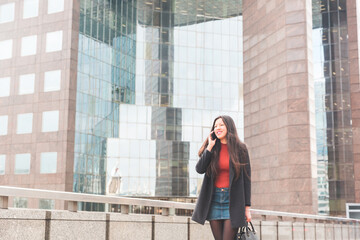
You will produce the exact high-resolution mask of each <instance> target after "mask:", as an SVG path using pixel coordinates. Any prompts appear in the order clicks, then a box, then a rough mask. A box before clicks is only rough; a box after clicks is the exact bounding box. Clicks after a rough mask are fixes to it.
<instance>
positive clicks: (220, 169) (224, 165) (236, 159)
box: [192, 116, 251, 240]
mask: <svg viewBox="0 0 360 240" xmlns="http://www.w3.org/2000/svg"><path fill="white" fill-rule="evenodd" d="M199 157H200V159H199V161H198V163H197V164H196V171H197V172H198V173H200V174H202V173H205V175H204V180H203V184H202V187H201V191H200V195H199V198H198V200H197V203H196V207H195V210H194V214H193V216H192V220H194V221H195V222H198V223H200V224H204V223H205V220H208V221H210V226H211V231H212V233H213V235H214V238H215V240H233V239H234V237H235V235H236V233H237V231H238V228H239V227H241V226H245V225H246V222H245V220H246V221H248V222H250V221H251V214H250V205H251V203H250V197H251V181H250V176H251V168H250V160H249V154H248V151H247V148H246V145H245V144H244V143H242V142H241V141H240V139H239V137H238V134H237V131H236V127H235V123H234V120H233V119H232V118H231V117H229V116H219V117H217V118H215V120H214V123H213V126H212V128H211V133H210V134H209V136H208V138H207V139H206V140H205V142H204V143H203V145H202V147H201V148H200V150H199Z"/></svg>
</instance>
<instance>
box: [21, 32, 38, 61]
mask: <svg viewBox="0 0 360 240" xmlns="http://www.w3.org/2000/svg"><path fill="white" fill-rule="evenodd" d="M36 43H37V36H36V35H33V36H28V37H23V38H21V56H30V55H35V54H36Z"/></svg>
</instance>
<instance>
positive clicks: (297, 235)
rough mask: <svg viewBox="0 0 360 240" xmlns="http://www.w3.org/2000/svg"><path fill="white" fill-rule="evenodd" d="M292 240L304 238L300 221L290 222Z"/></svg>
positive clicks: (302, 224) (302, 225) (303, 228)
mask: <svg viewBox="0 0 360 240" xmlns="http://www.w3.org/2000/svg"><path fill="white" fill-rule="evenodd" d="M292 228H293V229H292V232H293V238H292V239H293V240H304V239H305V231H304V230H305V226H304V223H302V222H294V223H293V224H292ZM289 239H291V238H289Z"/></svg>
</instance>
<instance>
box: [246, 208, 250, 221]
mask: <svg viewBox="0 0 360 240" xmlns="http://www.w3.org/2000/svg"><path fill="white" fill-rule="evenodd" d="M245 217H246V221H247V222H251V213H250V207H249V206H246V207H245Z"/></svg>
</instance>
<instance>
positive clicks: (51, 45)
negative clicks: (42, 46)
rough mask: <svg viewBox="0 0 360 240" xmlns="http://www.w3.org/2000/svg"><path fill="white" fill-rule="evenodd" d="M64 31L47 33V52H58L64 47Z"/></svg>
mask: <svg viewBox="0 0 360 240" xmlns="http://www.w3.org/2000/svg"><path fill="white" fill-rule="evenodd" d="M62 36H63V31H56V32H49V33H47V34H46V52H56V51H60V50H61V49H62V40H63V37H62Z"/></svg>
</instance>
